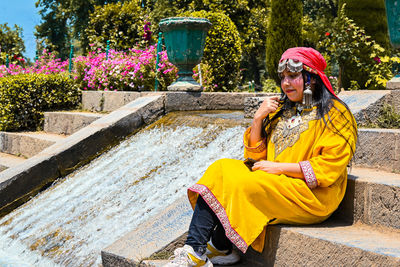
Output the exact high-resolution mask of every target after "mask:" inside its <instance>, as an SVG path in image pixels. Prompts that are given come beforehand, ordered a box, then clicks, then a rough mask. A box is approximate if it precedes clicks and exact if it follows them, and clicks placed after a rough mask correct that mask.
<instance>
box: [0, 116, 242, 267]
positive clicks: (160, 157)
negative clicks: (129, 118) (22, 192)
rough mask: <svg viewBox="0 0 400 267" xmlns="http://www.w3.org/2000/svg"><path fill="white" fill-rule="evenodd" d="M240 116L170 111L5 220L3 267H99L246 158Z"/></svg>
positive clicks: (1, 225) (0, 226)
mask: <svg viewBox="0 0 400 267" xmlns="http://www.w3.org/2000/svg"><path fill="white" fill-rule="evenodd" d="M247 124H248V121H246V120H244V119H243V113H242V112H208V113H204V112H191V113H187V112H185V113H180V112H177V113H171V114H169V115H167V116H165V117H164V118H162V119H161V120H159V121H157V122H156V123H154V124H152V125H150V126H148V127H147V128H145V129H143V130H141V131H140V132H138V133H137V134H135V135H133V136H131V137H130V138H128V139H126V140H125V141H123V142H121V143H120V144H119V145H117V146H116V147H114V148H112V149H111V150H109V151H108V152H106V153H104V154H103V155H101V156H100V157H98V158H97V159H95V160H93V161H92V162H91V163H90V164H88V165H86V166H84V167H82V168H80V169H79V170H77V171H75V172H73V173H71V174H70V175H68V176H67V177H64V178H62V179H59V180H57V181H56V182H55V183H54V185H53V186H51V187H50V188H48V189H46V190H45V191H43V192H41V193H40V194H38V195H37V196H35V197H34V198H33V199H31V200H30V201H29V202H27V203H25V204H24V205H22V206H21V207H19V208H18V209H16V210H14V211H13V212H11V213H10V214H8V215H6V216H4V217H3V218H1V219H0V266H40V267H45V266H74V267H75V266H101V257H100V252H101V250H102V249H104V248H105V247H107V246H109V245H111V244H112V243H113V242H115V241H116V240H117V239H119V238H120V237H122V236H123V235H124V234H126V233H127V232H129V231H131V230H133V229H135V228H136V227H137V226H138V225H140V224H141V223H143V222H144V221H146V220H148V219H150V218H151V217H152V216H154V215H156V214H157V213H159V212H160V211H162V210H163V209H164V208H165V207H167V206H168V205H169V204H171V203H172V202H174V201H175V200H176V199H178V198H179V197H181V196H182V195H185V194H186V190H187V188H188V187H189V186H190V185H192V184H193V183H194V182H195V181H196V180H198V179H199V178H200V177H201V175H202V174H203V173H204V171H205V170H206V168H207V167H208V166H209V165H210V164H211V163H212V162H213V161H215V160H217V159H220V158H226V157H227V158H236V159H242V158H243V145H242V143H243V142H242V140H243V139H242V138H243V132H244V130H245V127H246V126H247Z"/></svg>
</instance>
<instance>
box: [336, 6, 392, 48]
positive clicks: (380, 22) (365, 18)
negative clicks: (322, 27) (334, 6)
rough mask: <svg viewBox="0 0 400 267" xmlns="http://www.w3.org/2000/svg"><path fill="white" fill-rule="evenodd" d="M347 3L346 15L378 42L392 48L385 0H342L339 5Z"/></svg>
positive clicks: (382, 45)
mask: <svg viewBox="0 0 400 267" xmlns="http://www.w3.org/2000/svg"><path fill="white" fill-rule="evenodd" d="M343 4H346V8H345V10H344V12H345V14H346V16H347V17H348V18H350V19H352V20H353V21H354V23H355V24H357V26H359V27H361V28H363V29H364V30H365V34H367V35H369V36H371V38H372V39H374V40H375V42H376V43H377V44H379V45H380V46H381V47H383V48H385V49H389V48H390V43H389V36H388V26H387V20H386V10H385V0H363V1H358V0H340V1H339V7H342V6H343Z"/></svg>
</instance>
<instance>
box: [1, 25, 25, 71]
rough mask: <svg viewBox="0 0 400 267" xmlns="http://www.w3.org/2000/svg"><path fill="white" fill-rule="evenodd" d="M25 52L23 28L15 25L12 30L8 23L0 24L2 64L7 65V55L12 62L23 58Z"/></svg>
mask: <svg viewBox="0 0 400 267" xmlns="http://www.w3.org/2000/svg"><path fill="white" fill-rule="evenodd" d="M23 52H25V44H24V41H23V39H22V28H21V27H19V26H18V25H14V29H12V28H10V27H9V26H8V24H7V23H4V24H0V64H5V63H6V57H7V56H6V55H9V60H10V62H12V61H16V59H17V58H22V53H23Z"/></svg>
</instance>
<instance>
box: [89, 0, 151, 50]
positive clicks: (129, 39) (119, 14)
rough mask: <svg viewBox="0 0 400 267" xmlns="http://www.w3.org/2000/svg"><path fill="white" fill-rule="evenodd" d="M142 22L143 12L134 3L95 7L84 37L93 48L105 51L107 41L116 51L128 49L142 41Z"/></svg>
mask: <svg viewBox="0 0 400 267" xmlns="http://www.w3.org/2000/svg"><path fill="white" fill-rule="evenodd" d="M144 21H145V19H144V12H143V10H142V8H141V7H140V6H139V5H138V4H137V3H136V2H135V1H132V2H125V3H123V4H122V3H114V4H107V5H104V6H97V7H96V8H95V10H94V12H93V13H91V14H90V16H89V22H90V23H89V25H88V27H87V29H86V30H85V33H86V34H85V35H86V36H87V38H88V40H89V42H90V43H91V44H92V45H94V48H103V49H105V48H106V42H107V40H109V41H110V44H111V47H112V48H114V49H116V50H120V49H123V50H124V49H129V48H132V47H133V46H134V45H136V44H137V43H139V42H141V41H142V36H143V26H144V24H145V22H144Z"/></svg>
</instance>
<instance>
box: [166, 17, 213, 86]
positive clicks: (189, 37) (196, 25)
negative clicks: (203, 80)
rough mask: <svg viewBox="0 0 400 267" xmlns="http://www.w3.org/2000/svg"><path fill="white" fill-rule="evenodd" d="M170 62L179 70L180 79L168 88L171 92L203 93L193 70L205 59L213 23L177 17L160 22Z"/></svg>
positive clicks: (200, 19)
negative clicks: (208, 35)
mask: <svg viewBox="0 0 400 267" xmlns="http://www.w3.org/2000/svg"><path fill="white" fill-rule="evenodd" d="M159 25H160V29H161V31H162V32H163V35H164V41H165V46H166V49H167V55H168V60H169V61H170V62H171V63H172V64H174V65H175V66H176V67H177V68H178V79H177V80H176V81H175V82H174V83H172V84H171V85H170V86H168V90H171V91H201V90H202V89H203V88H202V86H201V85H200V84H198V83H197V82H196V81H195V80H194V79H193V77H192V75H193V68H194V67H195V66H196V65H197V64H199V63H200V61H201V58H202V57H203V52H204V47H205V42H206V36H207V32H208V30H209V29H210V28H211V22H210V21H209V20H208V19H204V18H188V17H181V18H179V17H176V18H166V19H162V20H161V21H160V24H159Z"/></svg>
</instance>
